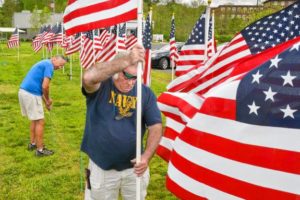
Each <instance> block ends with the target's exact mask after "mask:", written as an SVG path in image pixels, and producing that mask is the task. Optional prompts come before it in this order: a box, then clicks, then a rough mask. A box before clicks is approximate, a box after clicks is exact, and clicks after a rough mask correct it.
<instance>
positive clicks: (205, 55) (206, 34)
mask: <svg viewBox="0 0 300 200" xmlns="http://www.w3.org/2000/svg"><path fill="white" fill-rule="evenodd" d="M209 21H210V5H208V4H207V7H206V17H205V29H204V30H205V35H204V41H205V43H204V46H205V48H204V61H206V60H207V58H208V55H207V53H208V49H207V44H208V32H209Z"/></svg>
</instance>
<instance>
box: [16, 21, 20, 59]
mask: <svg viewBox="0 0 300 200" xmlns="http://www.w3.org/2000/svg"><path fill="white" fill-rule="evenodd" d="M17 33H18V40H19V44H18V62H19V61H20V34H19V28H18V27H17Z"/></svg>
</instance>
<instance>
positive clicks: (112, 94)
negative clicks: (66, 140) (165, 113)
mask: <svg viewBox="0 0 300 200" xmlns="http://www.w3.org/2000/svg"><path fill="white" fill-rule="evenodd" d="M82 91H83V94H84V95H85V96H86V105H87V112H86V125H85V130H84V137H83V140H82V144H81V150H82V151H83V152H85V153H86V154H87V155H88V156H89V157H90V159H92V160H93V162H94V163H96V164H97V165H98V166H99V167H101V168H102V169H104V170H109V169H115V170H123V169H127V168H132V167H133V166H132V164H131V163H130V160H131V159H134V158H135V155H136V86H135V87H134V88H133V89H132V91H130V92H128V93H122V92H120V91H118V90H117V88H116V87H115V86H114V84H113V81H112V79H108V80H107V81H105V82H102V83H101V86H100V88H99V90H98V91H96V92H95V93H92V94H88V93H86V92H85V90H84V89H83V90H82ZM157 123H161V114H160V111H159V109H158V106H157V102H156V97H155V95H154V93H153V92H152V91H151V90H150V88H148V87H146V86H144V85H143V86H142V137H143V136H144V133H145V129H146V127H147V126H151V125H154V124H157Z"/></svg>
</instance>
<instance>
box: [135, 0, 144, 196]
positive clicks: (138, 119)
mask: <svg viewBox="0 0 300 200" xmlns="http://www.w3.org/2000/svg"><path fill="white" fill-rule="evenodd" d="M142 18H143V1H142V0H138V44H140V45H142ZM136 113H137V114H136V163H140V162H141V148H142V145H141V144H142V138H141V123H142V120H141V119H142V62H139V63H138V68H137V109H136ZM136 199H137V200H140V199H141V178H140V177H138V176H137V177H136Z"/></svg>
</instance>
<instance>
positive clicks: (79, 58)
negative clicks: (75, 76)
mask: <svg viewBox="0 0 300 200" xmlns="http://www.w3.org/2000/svg"><path fill="white" fill-rule="evenodd" d="M82 42H83V41H82V33H80V51H79V59H78V62H79V66H80V88H82V66H81V63H80V53H81V51H82V50H83V48H82V45H83V44H82Z"/></svg>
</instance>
